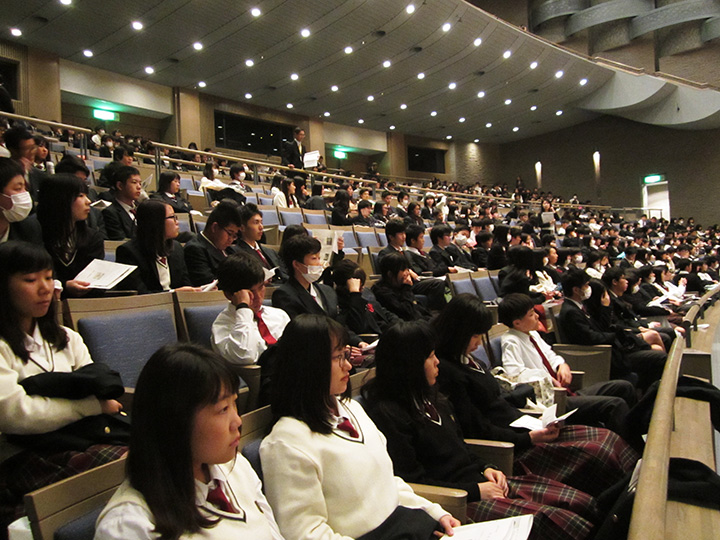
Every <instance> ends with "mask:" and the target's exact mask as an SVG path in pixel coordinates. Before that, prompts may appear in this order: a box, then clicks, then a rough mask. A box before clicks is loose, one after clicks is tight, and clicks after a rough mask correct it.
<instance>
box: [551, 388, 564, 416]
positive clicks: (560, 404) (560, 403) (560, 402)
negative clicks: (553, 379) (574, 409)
mask: <svg viewBox="0 0 720 540" xmlns="http://www.w3.org/2000/svg"><path fill="white" fill-rule="evenodd" d="M553 397H554V403H555V405H557V408H556V409H555V415H556V416H562V415H563V414H565V410H566V409H567V390H566V389H565V388H553Z"/></svg>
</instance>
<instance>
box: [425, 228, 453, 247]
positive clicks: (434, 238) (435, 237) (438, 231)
mask: <svg viewBox="0 0 720 540" xmlns="http://www.w3.org/2000/svg"><path fill="white" fill-rule="evenodd" d="M448 234H452V229H451V228H450V225H435V226H434V227H433V228H432V229H430V241H431V242H432V243H433V246H437V243H438V242H439V241H440V239H441V238H442V237H443V236H447V235H448Z"/></svg>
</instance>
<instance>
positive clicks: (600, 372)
mask: <svg viewBox="0 0 720 540" xmlns="http://www.w3.org/2000/svg"><path fill="white" fill-rule="evenodd" d="M553 351H555V352H556V353H557V354H559V355H560V356H562V357H563V359H564V360H565V361H566V362H567V363H568V365H569V366H570V368H571V369H573V370H577V371H584V372H585V376H584V377H583V385H584V386H586V387H587V386H592V385H593V384H596V383H599V382H606V381H609V380H610V363H611V360H612V346H610V345H592V346H588V345H569V344H564V343H556V344H555V345H553Z"/></svg>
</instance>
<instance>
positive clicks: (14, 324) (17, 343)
mask: <svg viewBox="0 0 720 540" xmlns="http://www.w3.org/2000/svg"><path fill="white" fill-rule="evenodd" d="M52 269H53V264H52V258H51V257H50V254H49V253H48V252H47V251H45V250H44V249H43V248H42V247H41V246H36V245H35V244H29V243H27V242H15V241H10V242H6V243H4V244H1V245H0V338H1V339H4V340H5V341H6V342H7V343H8V345H10V348H11V349H12V351H13V353H15V355H16V356H17V357H18V358H20V359H21V360H22V362H23V363H27V361H28V360H29V359H30V353H29V352H28V350H27V348H26V346H25V333H24V332H23V330H22V328H20V325H19V319H20V317H19V316H18V312H17V309H16V308H15V306H14V305H13V302H12V298H11V295H10V278H11V277H12V276H14V275H16V274H32V273H35V272H41V271H43V270H52ZM55 302H56V300H55V296H54V295H53V297H52V300H51V301H50V307H49V308H48V310H47V313H46V314H45V315H43V316H42V317H39V318H37V319H35V323H36V324H37V325H38V328H39V329H40V334H41V335H42V337H43V339H44V340H45V341H47V342H48V343H49V344H50V345H51V346H52V347H54V348H55V350H56V351H62V350H63V349H64V348H65V346H66V345H67V343H68V337H67V334H66V333H65V331H64V330H63V329H62V327H61V326H60V324H58V322H57V318H56V317H55Z"/></svg>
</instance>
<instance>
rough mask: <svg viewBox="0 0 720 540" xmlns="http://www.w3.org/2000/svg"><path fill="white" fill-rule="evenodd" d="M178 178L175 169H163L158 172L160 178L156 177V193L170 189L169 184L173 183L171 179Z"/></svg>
mask: <svg viewBox="0 0 720 540" xmlns="http://www.w3.org/2000/svg"><path fill="white" fill-rule="evenodd" d="M176 178H177V179H178V180H179V179H180V175H179V174H178V172H177V171H163V172H161V173H160V178H158V188H157V190H158V193H166V192H167V191H168V189H170V184H172V183H173V180H175V179H176Z"/></svg>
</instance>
